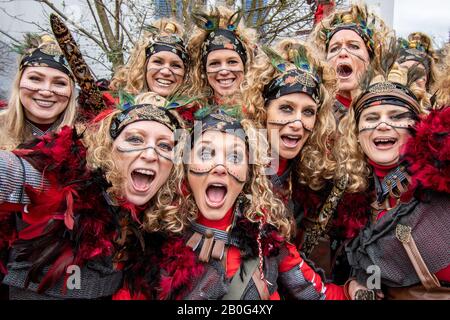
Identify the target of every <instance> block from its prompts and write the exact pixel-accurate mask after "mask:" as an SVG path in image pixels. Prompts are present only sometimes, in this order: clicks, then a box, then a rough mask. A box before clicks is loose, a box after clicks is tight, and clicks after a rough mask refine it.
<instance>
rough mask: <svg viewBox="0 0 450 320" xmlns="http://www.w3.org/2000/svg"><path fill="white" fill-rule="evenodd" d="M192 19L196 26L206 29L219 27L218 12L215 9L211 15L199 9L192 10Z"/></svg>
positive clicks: (211, 29)
mask: <svg viewBox="0 0 450 320" xmlns="http://www.w3.org/2000/svg"><path fill="white" fill-rule="evenodd" d="M192 21H193V22H194V23H195V25H196V26H197V27H199V28H200V29H203V30H206V31H214V30H216V29H218V28H219V23H220V13H219V12H218V11H217V10H215V11H214V13H213V14H212V15H208V14H207V13H204V12H201V11H193V12H192Z"/></svg>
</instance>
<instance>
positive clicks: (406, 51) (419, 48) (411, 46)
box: [397, 38, 431, 74]
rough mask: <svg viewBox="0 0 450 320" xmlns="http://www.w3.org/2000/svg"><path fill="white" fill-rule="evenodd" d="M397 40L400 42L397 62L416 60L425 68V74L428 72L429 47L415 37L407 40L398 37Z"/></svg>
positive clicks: (429, 62) (429, 69) (429, 65)
mask: <svg viewBox="0 0 450 320" xmlns="http://www.w3.org/2000/svg"><path fill="white" fill-rule="evenodd" d="M398 41H399V44H400V54H399V57H398V59H397V62H398V63H403V62H406V61H416V62H418V63H421V64H423V65H424V67H425V69H426V70H427V74H428V73H430V71H431V57H430V55H429V51H428V50H429V47H428V46H427V45H426V44H423V43H422V41H420V40H417V39H414V40H410V41H408V40H406V39H402V38H400V39H399V40H398Z"/></svg>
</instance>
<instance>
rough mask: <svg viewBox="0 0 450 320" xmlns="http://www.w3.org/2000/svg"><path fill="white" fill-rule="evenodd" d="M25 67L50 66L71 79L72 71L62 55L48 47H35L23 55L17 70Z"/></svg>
mask: <svg viewBox="0 0 450 320" xmlns="http://www.w3.org/2000/svg"><path fill="white" fill-rule="evenodd" d="M26 67H50V68H53V69H56V70H59V71H61V72H63V73H65V74H67V75H68V76H69V78H71V79H72V80H73V75H72V72H71V71H70V69H69V64H68V63H67V60H66V58H65V57H64V55H62V54H61V53H60V52H57V51H56V50H52V49H51V48H50V47H48V48H46V47H42V48H37V49H35V50H33V51H32V52H30V53H29V54H27V55H25V56H24V57H23V58H22V61H21V62H20V66H19V70H23V69H24V68H26Z"/></svg>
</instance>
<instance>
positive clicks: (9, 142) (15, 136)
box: [0, 35, 77, 150]
mask: <svg viewBox="0 0 450 320" xmlns="http://www.w3.org/2000/svg"><path fill="white" fill-rule="evenodd" d="M35 41H36V42H39V43H35V45H36V48H37V47H42V46H44V47H45V46H50V47H51V48H52V49H53V50H57V51H59V47H58V44H57V43H56V41H55V40H54V39H53V38H51V37H50V36H48V35H43V36H41V37H40V38H39V39H35ZM36 48H28V52H31V51H32V50H33V49H36ZM60 54H62V52H60ZM23 57H24V55H22V56H21V57H19V60H18V61H19V63H20V61H22V59H23ZM26 68H27V67H25V68H24V69H22V70H19V69H18V70H17V73H16V75H15V77H14V80H13V82H12V88H11V96H10V98H9V101H8V108H7V109H6V110H5V111H2V112H0V149H2V150H13V149H15V148H16V147H17V146H18V145H20V144H21V143H23V142H25V141H26V140H28V139H31V138H33V135H32V132H31V130H30V129H29V128H28V127H27V126H26V125H25V121H26V118H25V113H24V110H23V106H22V102H21V101H20V88H19V86H20V80H21V79H22V75H23V72H24V70H25V69H26ZM69 86H70V88H71V92H72V94H71V95H70V98H69V101H68V102H67V107H66V108H65V110H64V111H63V113H62V114H61V115H60V120H61V123H60V124H59V125H58V127H57V128H56V130H59V129H61V128H62V127H64V126H72V125H73V124H74V122H75V117H76V114H77V101H76V94H75V82H74V81H73V80H72V79H71V78H70V77H69Z"/></svg>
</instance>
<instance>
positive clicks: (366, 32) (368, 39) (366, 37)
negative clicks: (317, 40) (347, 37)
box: [326, 23, 375, 59]
mask: <svg viewBox="0 0 450 320" xmlns="http://www.w3.org/2000/svg"><path fill="white" fill-rule="evenodd" d="M342 30H351V31H354V32H356V33H357V34H358V35H359V36H360V37H361V39H363V41H364V44H365V45H366V47H367V51H368V52H369V56H370V58H371V59H372V58H373V57H374V56H375V43H374V41H373V38H372V35H373V30H372V29H370V28H367V27H362V26H361V25H359V24H356V23H350V24H342V25H338V26H336V27H335V28H334V29H332V30H330V31H329V32H328V33H327V39H326V50H327V51H328V45H329V44H330V41H331V38H333V36H334V35H335V34H336V33H338V32H339V31H342Z"/></svg>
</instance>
